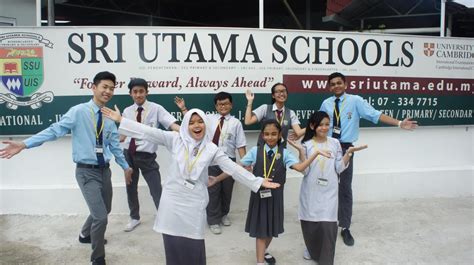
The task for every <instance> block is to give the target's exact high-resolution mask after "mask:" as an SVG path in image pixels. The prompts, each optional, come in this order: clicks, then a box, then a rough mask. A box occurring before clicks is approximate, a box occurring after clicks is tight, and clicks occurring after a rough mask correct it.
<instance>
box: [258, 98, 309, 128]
mask: <svg viewBox="0 0 474 265" xmlns="http://www.w3.org/2000/svg"><path fill="white" fill-rule="evenodd" d="M267 106H268V105H267V104H263V105H261V106H260V107H258V108H256V109H254V110H253V111H252V112H253V113H254V114H255V116H256V117H257V120H258V121H261V120H262V119H263V118H264V117H265V116H266V114H267ZM277 110H278V108H277V105H276V104H275V103H273V105H272V111H273V112H276V111H277ZM281 111H282V112H283V113H285V106H283V108H282V109H281ZM294 124H300V120H298V117H297V116H296V114H295V111H293V110H290V127H291V126H293V125H294Z"/></svg>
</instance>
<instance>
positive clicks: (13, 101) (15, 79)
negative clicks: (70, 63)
mask: <svg viewBox="0 0 474 265" xmlns="http://www.w3.org/2000/svg"><path fill="white" fill-rule="evenodd" d="M42 44H43V45H44V46H46V47H48V48H52V47H53V44H52V43H51V42H50V41H48V40H46V39H44V38H43V36H42V35H39V34H36V33H29V32H12V33H4V34H0V86H1V87H3V88H4V89H6V90H7V91H8V92H9V93H8V94H0V104H3V103H5V104H6V106H7V108H9V109H17V108H18V106H30V107H31V108H32V109H37V108H39V107H41V106H42V102H44V103H50V102H52V101H53V98H54V94H53V93H52V92H50V91H48V92H45V93H38V92H37V90H38V89H39V88H40V87H41V85H42V84H43V80H44V64H43V58H44V56H43V54H44V53H43V47H42ZM21 99H26V101H24V100H21Z"/></svg>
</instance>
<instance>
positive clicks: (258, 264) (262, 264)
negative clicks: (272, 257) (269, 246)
mask: <svg viewBox="0 0 474 265" xmlns="http://www.w3.org/2000/svg"><path fill="white" fill-rule="evenodd" d="M257 265H265V262H262V263H259V262H257Z"/></svg>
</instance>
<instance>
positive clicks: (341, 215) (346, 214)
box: [337, 143, 354, 228]
mask: <svg viewBox="0 0 474 265" xmlns="http://www.w3.org/2000/svg"><path fill="white" fill-rule="evenodd" d="M351 146H352V144H342V143H341V147H342V153H343V154H345V153H346V151H347V149H348V148H349V147H351ZM353 162H354V154H352V157H351V159H350V161H349V166H348V167H347V168H346V170H344V171H343V172H342V173H341V174H339V207H338V216H337V217H338V219H339V226H340V227H344V228H349V227H350V226H351V221H352V204H353V203H352V170H353V166H354V163H353Z"/></svg>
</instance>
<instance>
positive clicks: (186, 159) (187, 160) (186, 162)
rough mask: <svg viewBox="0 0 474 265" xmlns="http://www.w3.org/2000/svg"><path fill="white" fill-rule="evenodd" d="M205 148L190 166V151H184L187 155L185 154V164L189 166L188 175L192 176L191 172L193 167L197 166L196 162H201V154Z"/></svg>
mask: <svg viewBox="0 0 474 265" xmlns="http://www.w3.org/2000/svg"><path fill="white" fill-rule="evenodd" d="M204 148H205V147H204ZM204 148H202V149H201V150H200V151H199V153H198V154H197V155H196V158H194V160H193V161H192V162H191V164H189V153H188V149H184V151H185V153H184V161H185V164H186V165H187V169H188V173H189V174H191V171H192V170H193V167H194V165H195V164H196V162H197V161H198V160H199V157H200V156H201V153H202V150H204Z"/></svg>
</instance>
